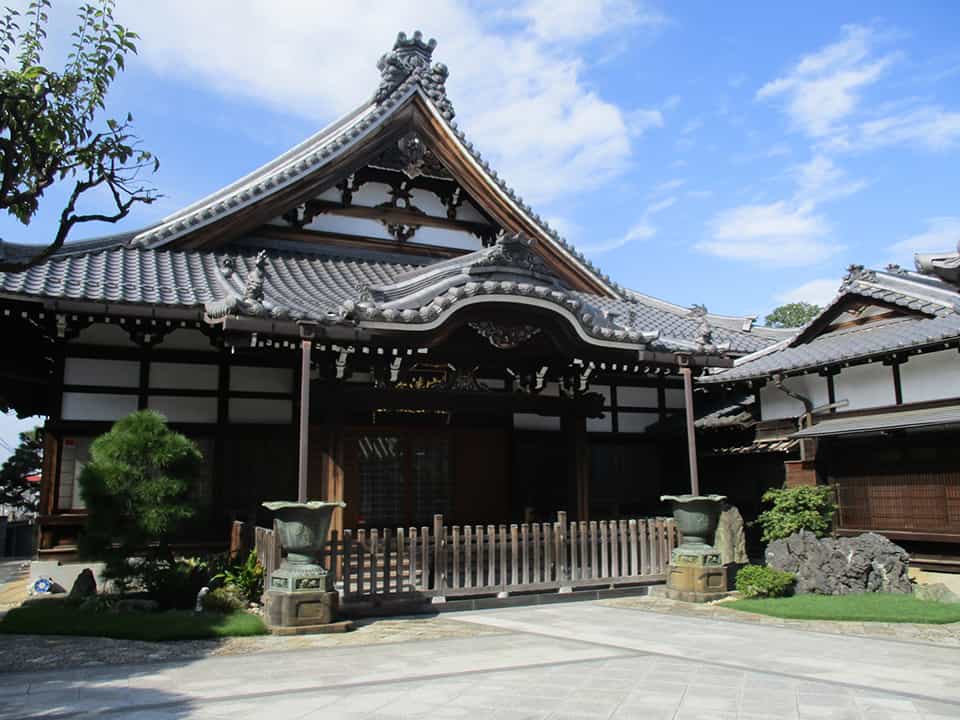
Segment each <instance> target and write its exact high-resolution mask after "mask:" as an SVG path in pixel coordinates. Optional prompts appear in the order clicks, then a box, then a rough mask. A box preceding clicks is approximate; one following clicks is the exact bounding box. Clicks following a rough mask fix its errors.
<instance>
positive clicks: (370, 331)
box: [0, 33, 939, 557]
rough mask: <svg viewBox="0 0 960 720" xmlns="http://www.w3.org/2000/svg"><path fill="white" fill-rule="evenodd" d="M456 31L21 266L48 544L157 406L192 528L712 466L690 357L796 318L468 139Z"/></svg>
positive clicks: (550, 508) (657, 484)
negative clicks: (130, 427) (640, 261)
mask: <svg viewBox="0 0 960 720" xmlns="http://www.w3.org/2000/svg"><path fill="white" fill-rule="evenodd" d="M435 44H436V43H435V42H434V41H433V40H431V41H429V42H425V41H424V40H423V38H422V36H421V35H420V33H415V34H414V35H413V36H412V37H407V36H405V35H404V34H402V33H401V34H400V35H399V36H398V38H397V41H396V43H395V45H394V46H393V48H392V50H391V51H390V52H388V53H387V54H385V55H384V56H383V57H382V58H380V61H379V63H378V67H379V69H380V71H381V82H380V85H379V87H377V88H375V91H374V92H373V94H372V95H371V97H370V98H369V99H368V100H367V101H366V102H364V103H362V104H361V105H360V106H359V107H358V108H357V109H356V110H354V111H353V112H351V113H349V114H347V115H346V116H344V117H342V118H340V119H339V120H337V121H336V122H334V123H333V124H331V125H329V126H328V127H326V128H324V129H322V130H321V131H319V132H318V133H316V134H315V135H313V136H312V137H310V138H308V139H307V140H306V141H304V142H303V143H301V144H300V145H297V146H296V147H294V148H292V149H291V150H289V151H288V152H286V153H284V154H283V155H281V156H280V157H278V158H276V159H275V160H273V161H271V162H269V163H267V164H266V165H264V166H263V167H261V168H259V169H257V170H255V171H254V172H252V173H250V174H249V175H247V176H246V177H243V178H240V179H239V180H237V181H236V182H234V183H232V184H230V185H228V186H227V187H225V188H223V189H221V190H219V191H217V192H215V193H213V194H212V195H210V196H208V197H206V198H203V199H202V200H199V201H197V202H195V203H193V204H192V205H190V206H188V207H185V208H183V209H182V210H179V211H177V212H176V213H174V214H172V215H170V216H169V217H167V218H164V219H163V220H162V221H160V222H158V223H156V224H155V225H153V226H151V227H149V228H147V229H144V230H140V231H137V232H130V233H126V234H119V235H114V236H110V237H105V238H100V239H94V240H87V241H80V242H74V243H69V244H67V245H66V246H64V247H63V248H62V249H61V250H59V251H57V252H56V253H54V254H53V255H52V256H51V257H49V258H48V259H46V260H45V261H44V262H43V263H42V264H39V265H37V266H34V267H31V268H29V269H27V270H25V271H23V272H19V273H8V274H0V323H2V327H3V332H4V337H5V352H4V353H3V356H2V360H0V400H2V403H3V404H4V405H5V406H6V407H7V408H10V409H13V410H16V411H17V412H19V413H21V414H39V415H44V416H46V417H47V423H46V428H45V432H46V440H45V443H46V445H45V447H46V452H45V467H44V469H43V474H42V477H43V483H42V485H43V486H42V492H41V514H40V518H39V523H40V549H39V553H40V555H41V556H47V557H57V556H62V557H66V556H68V555H70V554H71V553H73V552H74V551H75V545H76V539H77V536H78V533H79V532H80V530H81V528H82V526H83V522H84V519H85V516H84V506H83V495H82V492H81V489H80V488H79V487H78V477H79V474H80V471H81V469H82V467H83V464H84V462H85V461H86V460H87V458H88V452H89V446H90V442H91V440H92V439H93V438H94V437H96V436H97V435H98V434H100V433H102V432H104V431H105V430H107V429H108V428H109V427H110V425H111V423H113V422H114V421H116V420H117V419H119V418H121V417H123V416H125V415H126V414H128V413H130V412H131V411H134V410H137V409H142V408H150V409H154V410H157V411H158V412H160V413H162V414H163V415H165V416H166V417H167V418H168V420H169V422H170V423H171V425H172V426H173V427H175V428H177V429H179V430H181V431H182V432H184V433H185V434H187V435H188V436H190V437H192V438H194V439H195V440H196V441H197V442H198V444H199V445H200V447H201V449H202V450H203V452H204V456H205V458H206V461H207V472H206V473H205V475H204V477H203V478H202V481H201V482H199V483H198V485H197V486H196V487H195V488H193V497H194V498H195V502H196V503H197V506H198V508H202V512H200V513H198V516H197V519H196V522H195V525H194V527H193V528H192V529H191V531H190V532H191V535H190V539H191V540H195V541H202V540H205V539H208V540H220V541H222V540H224V538H225V537H226V528H227V525H228V523H229V521H231V520H234V519H242V520H249V521H256V520H257V519H258V517H261V518H262V516H261V515H260V513H262V512H263V511H262V510H261V509H260V503H261V501H263V500H268V499H269V500H273V499H296V498H297V497H298V496H300V497H303V496H306V497H309V498H310V499H330V500H333V499H342V500H345V501H346V502H347V507H346V509H345V510H344V511H342V512H340V511H338V514H337V517H336V518H335V521H334V522H335V526H336V527H337V528H341V529H342V528H364V527H371V528H373V527H386V526H393V527H396V526H401V525H411V524H419V523H425V522H429V520H430V518H431V517H432V516H433V515H435V514H437V513H442V514H443V515H444V517H446V518H448V519H449V520H450V522H454V523H486V522H517V521H520V520H546V519H549V518H550V517H552V516H553V515H554V514H555V513H556V512H557V511H560V510H563V511H566V512H568V513H569V514H570V516H571V517H575V518H578V519H581V520H586V519H609V518H620V517H626V516H631V517H635V516H643V515H652V514H657V513H661V514H662V513H663V512H664V511H665V508H664V507H663V506H662V505H661V504H660V502H659V496H660V494H661V493H664V492H670V491H681V492H682V491H686V490H688V489H689V487H690V482H691V476H690V472H689V468H690V464H689V462H688V459H689V458H690V457H691V454H693V455H694V457H695V452H694V451H693V448H692V446H691V445H688V435H687V434H686V432H685V429H684V423H683V422H682V421H683V419H684V418H685V417H686V414H685V408H686V407H688V405H689V403H690V397H691V393H690V392H689V391H690V390H691V387H692V382H693V380H694V378H696V377H697V376H700V375H702V374H703V373H704V371H705V370H706V369H707V368H715V369H722V368H730V369H729V370H728V372H729V373H731V375H730V381H733V380H734V379H736V380H739V379H740V378H741V377H743V374H742V372H743V370H742V368H734V367H733V366H734V361H735V360H736V359H737V358H740V357H743V356H747V355H749V354H751V353H753V354H756V353H758V352H765V351H768V350H771V349H772V350H773V353H771V354H770V355H769V356H767V357H770V358H773V357H776V354H775V353H776V352H777V350H778V348H779V347H780V346H776V345H774V343H776V342H778V341H781V340H783V338H784V337H785V334H784V333H783V332H777V331H773V330H769V329H765V328H757V327H754V326H753V320H752V318H742V317H729V316H721V315H716V314H711V313H708V312H707V311H706V309H705V308H703V307H693V308H686V307H681V306H678V305H674V304H671V303H669V302H665V301H663V300H658V299H655V298H652V297H649V296H647V295H644V294H642V293H640V292H636V291H634V290H630V289H628V288H625V287H622V286H620V285H618V284H617V283H615V282H614V281H612V280H611V279H610V278H609V277H608V276H607V275H605V274H604V273H603V272H602V271H601V270H600V269H599V268H597V267H596V266H594V265H593V264H592V263H591V262H590V261H589V260H588V259H587V258H585V257H584V255H583V254H582V253H580V252H578V251H577V249H576V248H575V247H573V246H572V245H571V244H570V243H568V242H566V241H565V240H564V239H563V238H561V237H560V236H559V235H558V234H557V232H556V231H555V230H554V229H552V228H551V227H550V226H549V225H548V224H547V223H546V222H545V221H544V220H543V219H542V218H541V217H540V216H539V215H537V214H536V213H535V212H534V210H533V209H532V208H530V207H529V206H528V205H527V204H525V203H524V201H523V200H522V199H521V198H520V197H518V195H517V193H516V192H514V190H512V189H511V188H510V187H509V186H508V185H507V184H506V183H505V182H504V180H503V179H501V178H500V177H499V176H498V174H497V172H496V171H495V170H494V169H493V168H492V167H490V165H489V164H488V162H487V161H485V160H484V159H483V157H482V156H481V155H480V153H479V152H478V151H477V149H476V148H475V147H474V146H473V144H472V143H471V142H470V141H469V140H468V138H467V136H466V134H465V133H464V130H463V129H461V128H460V127H459V126H458V125H457V123H456V122H455V120H454V118H455V112H454V105H453V103H452V101H451V99H450V98H448V96H447V93H446V89H445V81H446V79H447V76H448V70H447V68H446V67H445V66H444V65H442V64H440V63H434V62H433V60H432V54H433V52H434V48H435ZM198 171H199V172H202V168H199V169H198ZM39 239H40V238H38V240H39ZM5 250H6V251H7V252H9V253H15V252H16V248H11V247H10V246H6V247H5ZM894 306H895V307H897V308H899V307H900V306H899V305H896V304H894ZM885 307H886V306H885ZM938 307H939V306H938ZM903 311H904V312H915V311H913V310H912V309H909V308H904V309H903ZM920 312H927V310H926V309H924V308H922V309H921V310H920ZM760 362H764V361H760ZM912 365H913V361H911V363H909V364H908V365H907V366H906V367H907V368H909V367H911V366H912ZM745 367H746V366H745ZM887 370H888V371H890V369H889V367H888V368H887ZM818 377H819V376H818ZM716 378H717V379H718V380H720V379H721V378H725V376H723V375H717V376H716ZM723 382H727V380H726V379H724V380H723ZM685 383H686V385H685ZM766 392H769V391H765V390H761V394H762V395H763V394H764V393H766ZM831 397H832V396H831ZM815 402H819V400H817V401H815ZM784 403H788V401H787V400H783V401H782V402H781V404H784ZM674 417H676V418H677V419H678V421H679V422H677V423H676V425H675V426H674V425H672V424H671V423H670V422H669V421H670V419H671V418H674ZM693 468H694V469H695V468H696V464H695V463H694V464H693Z"/></svg>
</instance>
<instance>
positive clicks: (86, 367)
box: [63, 358, 140, 387]
mask: <svg viewBox="0 0 960 720" xmlns="http://www.w3.org/2000/svg"><path fill="white" fill-rule="evenodd" d="M63 382H64V384H65V385H100V386H112V387H139V385H140V363H139V362H137V361H136V360H99V359H93V358H67V359H66V360H65V362H64V365H63Z"/></svg>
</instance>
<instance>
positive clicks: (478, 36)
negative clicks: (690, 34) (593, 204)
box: [118, 0, 645, 202]
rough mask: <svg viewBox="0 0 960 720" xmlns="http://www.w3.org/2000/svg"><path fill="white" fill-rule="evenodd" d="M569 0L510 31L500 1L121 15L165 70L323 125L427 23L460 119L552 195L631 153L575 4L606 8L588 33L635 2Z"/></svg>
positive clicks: (235, 3) (532, 10) (603, 174)
mask: <svg viewBox="0 0 960 720" xmlns="http://www.w3.org/2000/svg"><path fill="white" fill-rule="evenodd" d="M562 5H563V8H566V9H564V10H562V12H558V18H557V19H556V22H553V21H549V18H547V17H546V16H545V15H544V12H543V8H544V7H546V6H545V5H541V4H540V3H537V2H534V3H531V4H529V5H527V6H526V7H527V9H528V12H527V14H526V18H527V19H526V23H527V26H526V27H525V28H524V30H521V31H520V32H516V31H514V32H510V33H508V32H506V31H502V30H501V29H493V28H491V27H489V20H490V18H491V17H492V15H493V14H492V13H487V14H483V13H481V12H480V11H479V10H477V9H476V8H475V6H473V5H471V4H469V3H468V2H466V0H459V1H454V2H444V1H442V0H421V1H420V2H418V3H417V4H416V5H414V6H410V5H408V4H406V3H397V2H386V0H379V1H377V2H371V3H364V4H362V5H357V4H354V3H326V4H324V6H323V10H322V12H320V11H318V6H317V4H316V3H315V2H314V1H313V0H275V1H274V2H270V3H263V2H259V1H258V0H204V2H199V3H198V2H194V1H192V0H169V1H168V2H164V3H149V2H137V3H124V4H123V5H121V7H120V8H118V15H119V16H120V17H121V19H122V21H123V22H125V23H126V24H128V25H130V26H131V27H132V28H134V29H136V30H138V31H139V32H140V34H141V35H142V40H141V42H140V43H139V45H140V57H141V59H142V61H143V62H145V63H146V64H148V65H149V66H150V67H152V68H153V69H154V70H155V71H157V72H159V73H163V74H169V75H175V76H178V77H181V78H184V79H186V80H187V81H189V82H193V83H199V84H203V85H205V86H208V87H211V88H213V89H214V90H216V91H219V92H222V93H229V94H232V95H237V96H242V97H246V98H251V99H253V100H255V101H257V102H261V103H264V104H266V105H268V106H271V107H274V108H276V109H279V110H281V111H284V112H288V113H295V114H299V115H302V116H305V117H308V118H311V119H314V120H316V123H317V125H318V127H319V126H320V125H322V124H324V123H325V122H327V121H329V120H330V119H331V117H333V116H334V115H338V114H341V113H344V112H346V111H349V110H351V109H352V108H354V107H356V106H357V105H359V104H360V103H361V102H363V101H364V100H365V99H366V98H368V97H370V95H371V94H372V93H373V91H374V90H375V89H376V87H377V84H378V82H379V73H378V71H377V69H376V67H375V66H376V60H377V58H379V57H380V55H381V54H382V53H383V52H385V51H387V50H389V49H390V47H391V45H392V43H393V40H394V38H395V37H396V33H397V31H398V30H405V31H406V32H407V33H408V34H409V33H410V32H411V31H412V30H414V29H415V28H417V27H420V29H422V30H423V31H424V35H425V36H427V37H436V38H437V39H438V48H437V50H436V52H435V59H436V60H437V61H439V62H443V63H445V64H447V65H448V66H449V67H450V78H449V80H448V82H447V89H448V93H449V95H450V97H451V99H452V100H453V103H454V106H455V108H456V109H457V112H458V121H459V122H461V124H462V125H463V127H464V128H465V129H466V130H467V132H468V134H469V135H470V136H471V139H472V140H473V141H474V142H475V143H476V145H477V147H478V148H480V150H481V151H482V152H483V153H484V154H485V155H486V156H488V159H489V160H490V162H491V163H492V164H493V165H494V166H495V167H496V168H497V170H498V172H499V173H500V174H501V175H502V176H503V177H504V178H505V179H506V180H507V181H508V182H509V183H510V184H512V185H513V186H514V187H516V188H517V189H518V190H519V191H520V192H521V193H522V194H523V195H524V197H526V198H527V199H528V200H531V201H534V202H543V201H545V200H549V199H552V198H555V197H557V196H560V195H563V194H566V193H572V192H579V191H581V190H582V189H583V182H584V180H585V179H586V180H588V181H589V182H590V183H592V184H593V185H599V184H602V183H604V182H606V181H608V180H609V179H610V178H612V177H614V176H616V175H618V174H619V173H620V172H622V171H623V170H624V169H625V167H626V165H627V163H628V161H629V157H630V153H631V147H630V129H629V127H628V122H627V119H626V117H625V114H624V112H622V111H621V110H620V108H618V107H617V106H616V105H614V104H612V103H610V102H607V101H605V100H604V99H603V98H601V97H600V96H599V95H597V94H596V93H595V92H593V91H592V90H590V89H588V88H587V87H586V86H585V85H584V84H583V82H582V80H581V72H582V67H583V59H582V57H581V56H580V54H579V53H578V42H577V38H576V37H574V36H572V35H571V34H570V28H571V27H572V26H571V25H570V23H571V22H572V20H571V19H572V18H573V19H576V18H577V17H579V18H580V19H581V21H583V18H584V17H585V16H584V15H582V14H581V15H578V13H588V14H590V13H595V12H601V13H602V15H601V16H599V17H601V20H602V22H600V24H599V25H598V26H592V25H590V26H589V27H590V28H593V29H592V30H590V32H591V33H594V34H596V33H610V32H615V31H617V30H618V29H619V28H620V27H622V26H621V25H620V24H618V21H617V20H618V18H621V14H619V13H620V11H619V10H618V8H622V7H626V6H627V4H626V3H623V2H619V1H618V2H612V3H609V2H608V3H605V4H603V8H602V9H601V10H594V9H583V10H577V9H576V8H575V7H574V5H579V3H578V4H574V3H566V4H562ZM583 5H584V6H585V7H586V6H587V5H591V4H589V3H584V4H583ZM551 7H552V5H551ZM629 7H631V8H634V10H632V11H631V13H632V14H629V18H631V19H632V20H631V22H639V21H641V20H642V19H643V18H644V17H645V15H644V14H643V10H642V7H640V6H635V5H633V4H629ZM624 12H625V11H624ZM559 15H563V17H562V18H561V17H559ZM591 17H593V15H591ZM485 21H487V24H486V25H485ZM236 121H237V122H238V123H242V122H243V118H237V120H236Z"/></svg>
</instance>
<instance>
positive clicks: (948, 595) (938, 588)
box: [913, 583, 960, 603]
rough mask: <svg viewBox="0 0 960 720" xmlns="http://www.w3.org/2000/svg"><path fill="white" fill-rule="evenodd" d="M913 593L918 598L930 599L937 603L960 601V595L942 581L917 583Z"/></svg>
mask: <svg viewBox="0 0 960 720" xmlns="http://www.w3.org/2000/svg"><path fill="white" fill-rule="evenodd" d="M913 595H914V597H916V598H917V599H919V600H932V601H933V602H939V603H960V595H957V594H956V593H955V592H954V591H953V590H951V589H950V588H948V587H947V586H946V585H944V584H943V583H932V584H930V585H917V586H916V587H914V588H913Z"/></svg>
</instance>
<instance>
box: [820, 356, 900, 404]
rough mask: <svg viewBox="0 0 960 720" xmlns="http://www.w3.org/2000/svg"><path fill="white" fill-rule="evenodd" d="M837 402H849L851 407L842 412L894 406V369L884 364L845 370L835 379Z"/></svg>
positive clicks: (877, 363)
mask: <svg viewBox="0 0 960 720" xmlns="http://www.w3.org/2000/svg"><path fill="white" fill-rule="evenodd" d="M833 383H834V388H835V391H836V393H835V394H836V398H837V402H840V401H841V400H848V401H849V403H850V404H849V405H847V406H846V407H844V408H840V409H841V411H847V410H859V409H861V408H870V407H878V406H880V405H893V404H894V403H896V394H895V392H894V388H893V369H892V368H890V367H888V366H886V365H884V364H883V363H879V362H876V363H870V364H868V365H855V366H853V367H848V368H844V369H843V370H842V371H841V372H840V374H839V375H836V376H835V377H834V379H833Z"/></svg>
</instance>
